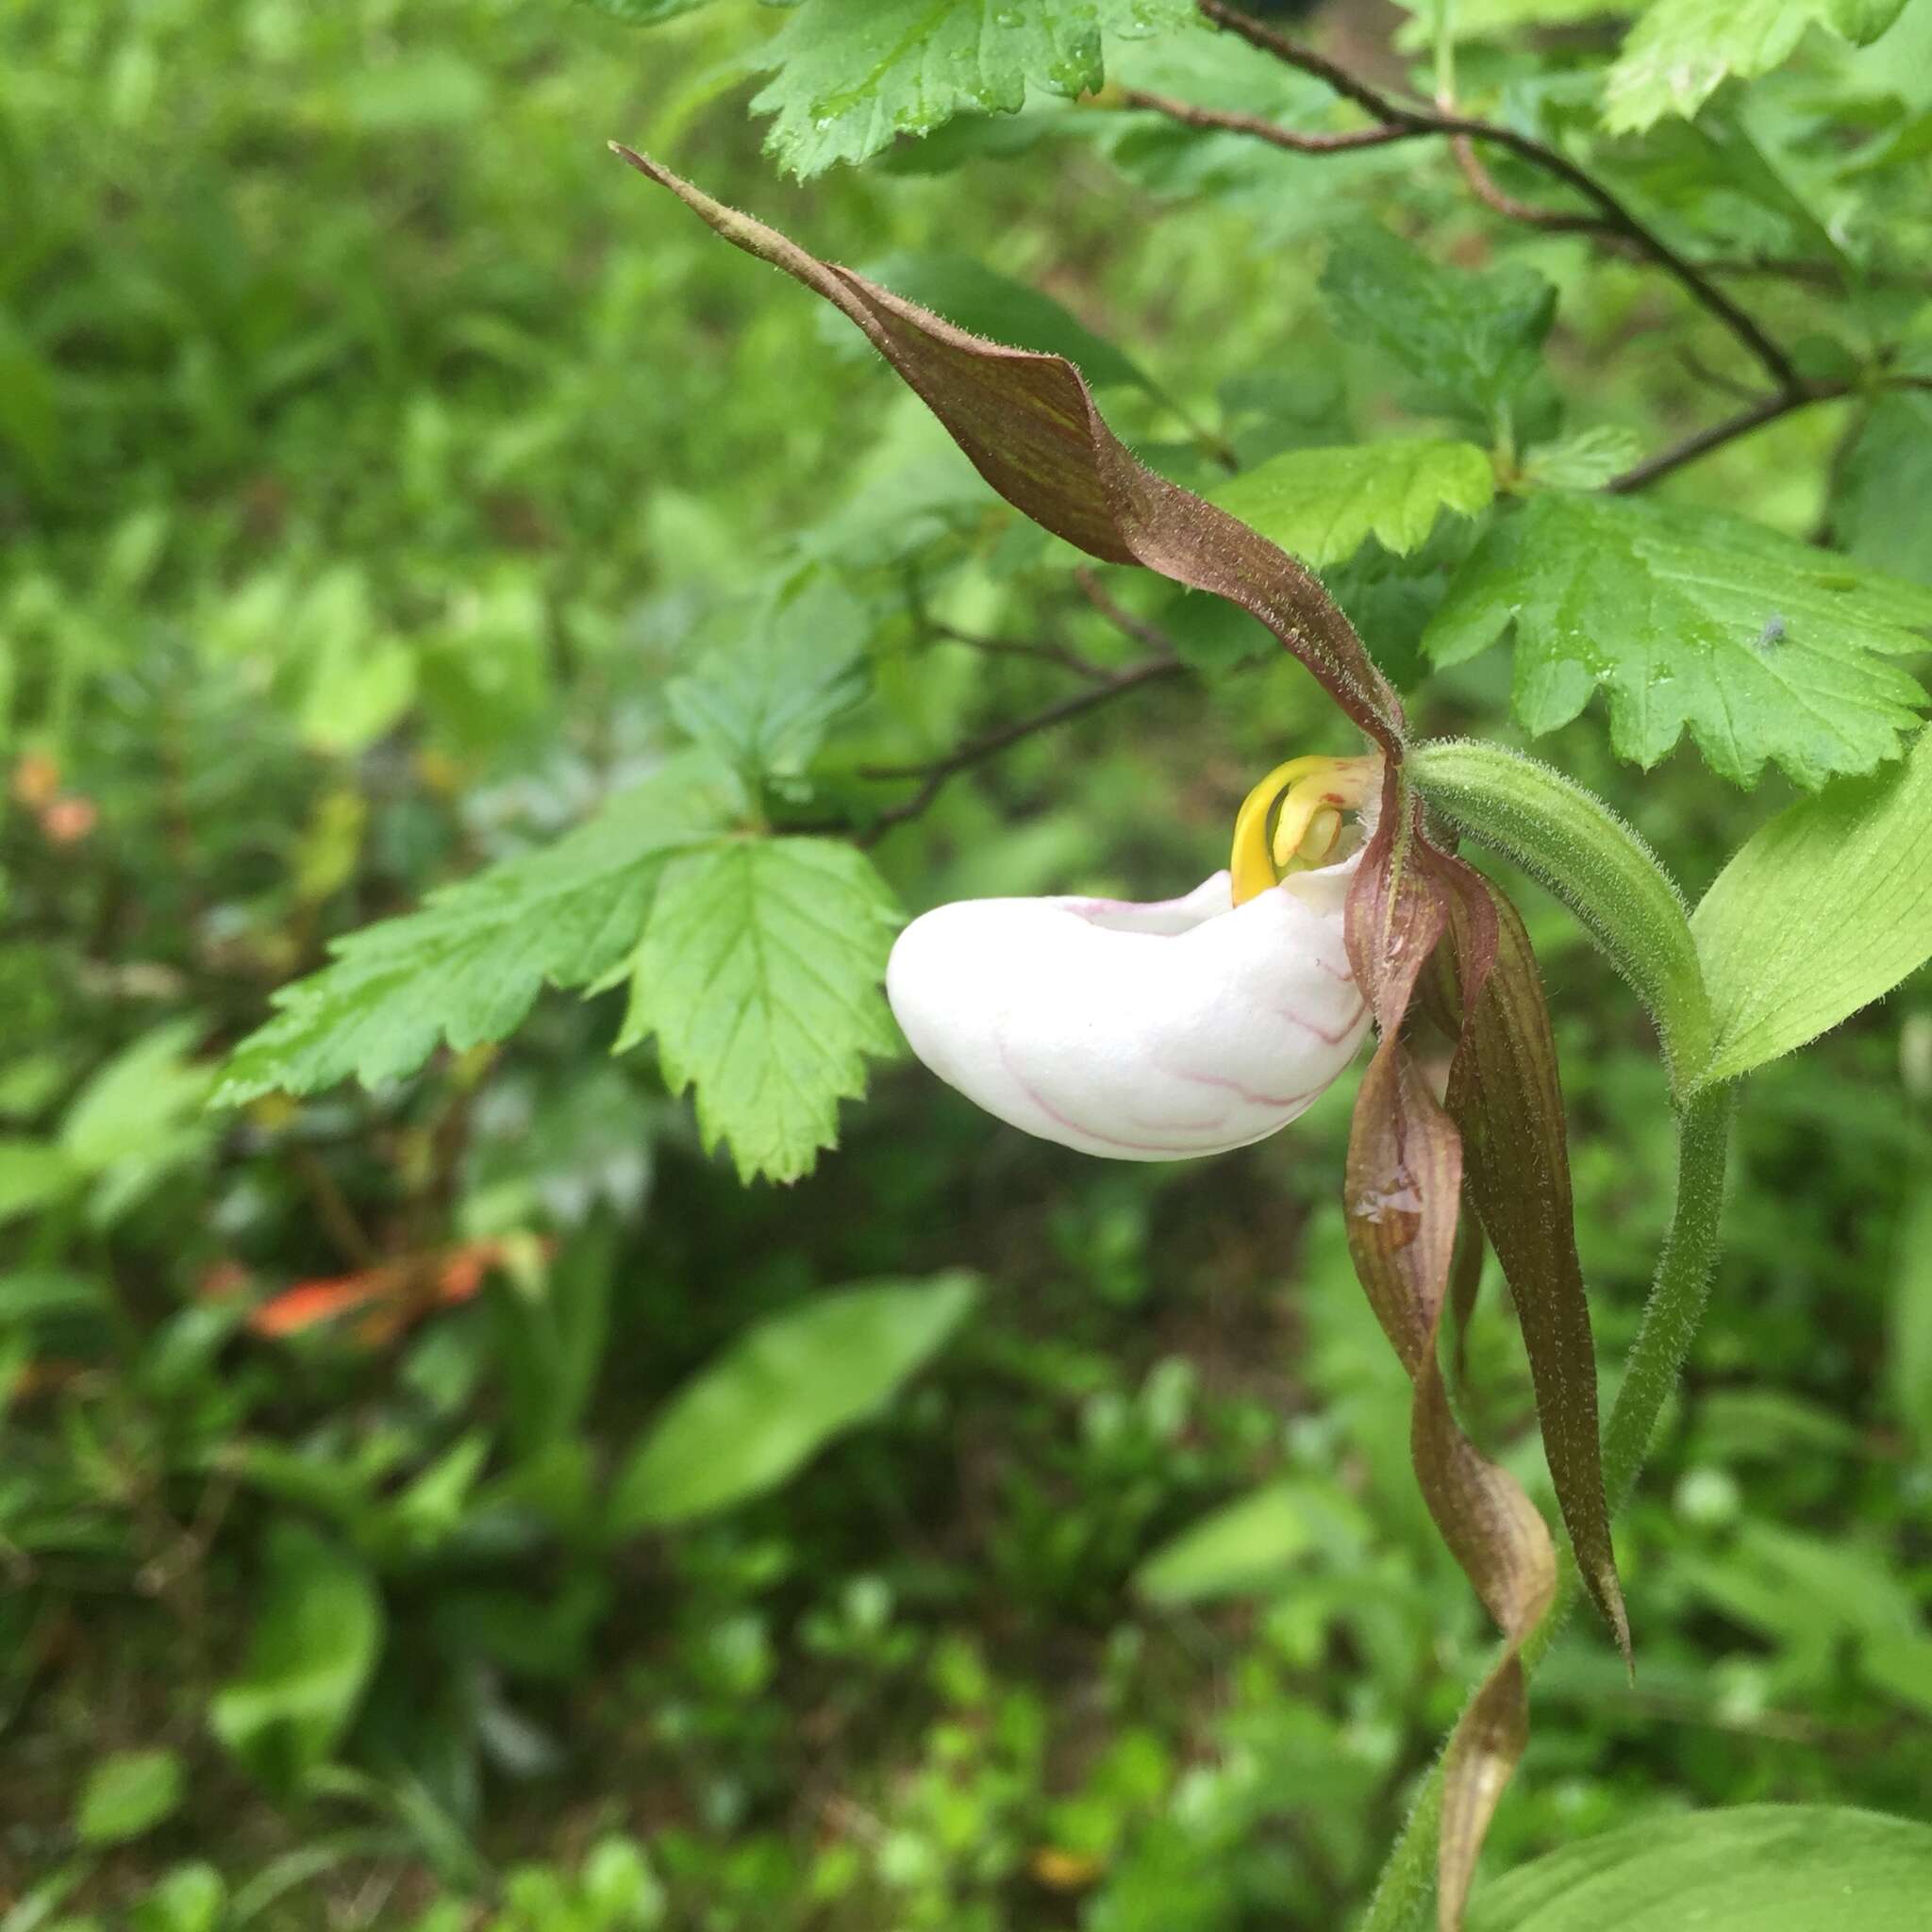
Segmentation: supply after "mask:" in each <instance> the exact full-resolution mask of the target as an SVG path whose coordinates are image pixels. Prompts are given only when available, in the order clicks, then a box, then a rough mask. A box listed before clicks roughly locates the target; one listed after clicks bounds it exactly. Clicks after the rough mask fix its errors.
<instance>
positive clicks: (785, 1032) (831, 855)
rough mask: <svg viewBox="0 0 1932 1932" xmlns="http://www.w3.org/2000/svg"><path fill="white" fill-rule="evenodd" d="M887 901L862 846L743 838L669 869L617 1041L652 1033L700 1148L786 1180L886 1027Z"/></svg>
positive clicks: (746, 1172)
mask: <svg viewBox="0 0 1932 1932" xmlns="http://www.w3.org/2000/svg"><path fill="white" fill-rule="evenodd" d="M898 920H899V915H898V912H897V909H896V908H895V907H894V906H893V904H892V899H891V893H890V892H889V891H887V890H886V886H885V883H884V881H883V880H881V879H880V877H879V875H878V874H877V872H876V871H875V870H874V867H873V864H872V861H871V860H870V859H869V858H866V857H865V855H864V854H863V853H862V852H859V851H857V850H856V849H855V848H853V847H852V846H850V845H841V844H838V843H836V842H834V841H831V840H827V839H741V840H735V841H730V842H728V843H724V844H716V845H713V846H711V847H710V848H708V850H705V851H700V852H692V853H690V854H688V855H687V856H685V857H683V858H677V859H675V860H674V861H673V863H672V864H671V865H670V866H669V867H668V868H667V869H666V871H665V874H664V878H663V882H662V884H661V885H660V887H659V888H658V903H657V905H656V906H655V908H653V909H652V912H651V918H650V923H649V924H648V925H647V926H646V927H645V929H644V936H643V941H642V943H641V945H640V946H639V947H638V950H637V957H636V959H635V961H634V963H633V967H632V973H631V994H630V1010H629V1012H628V1013H627V1014H626V1015H625V1023H624V1031H623V1033H622V1035H621V1036H620V1038H619V1040H618V1042H617V1045H618V1050H619V1051H620V1052H621V1051H623V1050H624V1049H625V1048H626V1047H630V1046H634V1045H636V1044H637V1043H638V1042H639V1041H641V1040H642V1039H643V1038H644V1037H645V1036H646V1035H647V1034H653V1033H655V1034H656V1035H657V1037H658V1054H659V1057H660V1058H661V1059H662V1062H663V1067H664V1079H665V1083H666V1085H668V1086H669V1087H670V1088H671V1089H672V1090H673V1091H682V1090H683V1089H684V1088H686V1087H691V1088H694V1089H695V1090H696V1099H697V1114H698V1125H699V1127H700V1129H701V1130H702V1132H703V1134H704V1137H705V1144H706V1145H707V1146H708V1147H715V1146H716V1145H717V1144H718V1143H719V1141H726V1142H728V1143H729V1145H730V1148H731V1152H732V1156H733V1158H734V1159H735V1160H736V1161H737V1163H738V1171H739V1173H740V1174H741V1175H742V1176H743V1178H744V1179H746V1180H751V1179H753V1178H755V1177H756V1176H758V1175H759V1174H763V1175H765V1176H767V1177H768V1178H770V1179H772V1180H778V1181H790V1180H796V1179H797V1178H798V1176H799V1175H800V1174H806V1173H808V1171H809V1170H810V1168H811V1165H812V1162H813V1161H814V1159H815V1158H817V1155H818V1151H819V1149H820V1148H822V1147H828V1146H830V1145H831V1144H832V1143H833V1141H835V1139H836V1138H837V1132H838V1124H839V1103H840V1102H841V1100H854V1099H857V1098H858V1096H859V1095H860V1094H861V1093H863V1092H864V1091H865V1060H866V1057H867V1056H868V1055H869V1054H890V1053H891V1052H892V1051H894V1049H895V1048H896V1046H897V1044H898V1036H897V1034H896V1032H895V1031H894V1029H893V1026H892V1024H891V1018H890V1016H889V1015H888V1013H887V1010H886V1003H885V998H884V995H883V994H882V993H881V991H880V990H879V979H880V975H881V974H883V972H884V971H885V963H886V954H887V952H888V951H889V950H890V948H891V935H892V933H893V931H894V929H895V928H896V926H897V924H898Z"/></svg>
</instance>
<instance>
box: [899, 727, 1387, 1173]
mask: <svg viewBox="0 0 1932 1932" xmlns="http://www.w3.org/2000/svg"><path fill="white" fill-rule="evenodd" d="M1296 762H1297V763H1298V764H1308V763H1311V762H1313V761H1310V760H1298V761H1296ZM1334 763H1335V761H1333V760H1324V761H1322V764H1323V766H1324V770H1325V769H1326V768H1329V767H1332V766H1333V765H1334ZM1285 769H1287V768H1285ZM1267 782H1268V781H1264V784H1265V783H1267ZM1281 789H1282V788H1281V787H1279V786H1277V787H1276V791H1277V793H1279V791H1281ZM1261 791H1262V788H1261V787H1257V792H1256V795H1257V796H1258V795H1260V793H1261ZM1331 795H1332V794H1331ZM1278 802H1279V799H1278V797H1277V798H1276V799H1275V800H1274V803H1278ZM1350 802H1351V803H1353V802H1354V800H1353V799H1352V798H1351V800H1350ZM1266 815H1267V808H1266V807H1264V808H1263V811H1262V815H1261V816H1262V817H1263V818H1265V817H1266ZM1305 817H1306V815H1304V818H1305ZM1297 823H1298V824H1300V823H1301V822H1300V821H1298V822H1297ZM1319 833H1320V836H1321V837H1322V838H1324V840H1325V842H1326V843H1327V844H1328V845H1329V846H1330V847H1333V846H1334V845H1335V844H1337V843H1338V842H1340V841H1339V837H1338V834H1339V822H1338V821H1337V820H1336V819H1335V815H1334V814H1333V812H1332V811H1331V812H1330V813H1329V814H1328V817H1327V821H1326V822H1325V823H1324V824H1322V825H1321V826H1320V827H1319ZM1250 843H1251V844H1252V840H1251V841H1250ZM1236 850H1237V873H1239V872H1240V871H1241V837H1240V835H1239V834H1238V837H1237V847H1236ZM1359 861H1360V849H1359V846H1358V845H1357V848H1356V849H1355V850H1354V851H1352V852H1351V853H1350V854H1349V856H1348V857H1346V858H1341V859H1339V860H1337V861H1336V862H1333V863H1329V864H1324V865H1318V866H1314V867H1311V868H1309V869H1306V870H1300V871H1293V872H1291V873H1289V874H1288V875H1287V876H1285V877H1283V878H1281V879H1280V881H1279V883H1276V884H1270V885H1267V886H1265V887H1264V888H1262V889H1261V890H1253V881H1252V879H1251V880H1250V882H1249V884H1250V892H1251V894H1252V895H1251V896H1250V895H1246V894H1244V895H1243V896H1242V903H1241V904H1239V905H1237V904H1236V903H1235V901H1236V895H1237V887H1236V885H1235V883H1234V879H1233V878H1232V877H1231V875H1230V874H1229V873H1226V872H1219V873H1216V874H1214V876H1213V877H1212V878H1209V879H1207V880H1205V881H1204V882H1203V883H1202V884H1201V885H1200V886H1199V887H1197V888H1196V889H1195V890H1194V891H1191V892H1190V893H1189V894H1188V895H1187V896H1186V897H1185V898H1182V899H1171V900H1165V901H1162V902H1159V903H1157V904H1152V905H1134V904H1128V903H1125V902H1123V901H1119V900H1111V899H1079V898H1051V899H968V900H962V901H960V902H958V903H957V904H955V905H950V906H941V907H939V908H936V909H935V910H933V911H931V912H928V913H926V914H924V917H922V918H919V919H916V920H914V921H913V922H912V924H910V925H908V927H907V928H906V930H905V931H904V932H903V933H901V934H900V936H899V940H898V943H897V944H896V945H895V946H894V947H893V948H892V955H891V962H890V964H889V965H888V967H887V969H886V994H887V997H888V998H889V999H890V1001H891V1007H892V1011H893V1013H894V1014H895V1015H896V1016H897V1019H898V1022H899V1024H900V1026H901V1027H902V1028H903V1030H904V1032H905V1034H906V1038H907V1040H908V1042H909V1043H910V1045H911V1047H912V1050H913V1052H914V1053H916V1054H917V1055H918V1056H919V1058H921V1059H922V1060H924V1062H925V1064H926V1065H927V1066H928V1067H930V1068H931V1069H932V1071H933V1072H934V1073H935V1074H938V1075H939V1076H940V1077H941V1079H942V1080H944V1081H946V1082H947V1083H948V1084H949V1085H951V1086H954V1087H957V1088H958V1090H959V1091H960V1092H962V1093H964V1094H965V1095H967V1097H968V1098H969V1099H972V1100H974V1101H976V1102H977V1103H978V1104H979V1105H980V1106H981V1107H983V1108H986V1110H987V1111H988V1112H989V1113H992V1114H996V1115H997V1116H998V1117H999V1118H1000V1119H1001V1120H1003V1121H1007V1122H1008V1123H1010V1124H1012V1125H1014V1126H1016V1127H1020V1128H1022V1129H1024V1131H1025V1132H1027V1133H1029V1134H1037V1135H1039V1136H1040V1137H1041V1139H1042V1140H1047V1141H1059V1142H1061V1143H1062V1144H1063V1145H1065V1146H1068V1147H1074V1148H1078V1149H1079V1150H1080V1151H1081V1152H1082V1153H1087V1154H1098V1155H1106V1156H1110V1157H1112V1158H1116V1159H1122V1160H1175V1159H1185V1158H1191V1157H1193V1156H1197V1155H1204V1154H1219V1153H1223V1152H1224V1151H1225V1150H1227V1149H1228V1148H1231V1147H1242V1146H1245V1145H1247V1144H1248V1143H1249V1142H1250V1141H1259V1140H1262V1139H1264V1138H1265V1137H1266V1136H1268V1135H1269V1134H1272V1133H1274V1131H1275V1130H1276V1129H1277V1128H1279V1127H1282V1126H1285V1125H1286V1124H1288V1123H1289V1122H1290V1121H1291V1120H1293V1119H1294V1118H1295V1117H1296V1115H1298V1114H1300V1113H1302V1112H1303V1111H1304V1110H1305V1109H1306V1108H1308V1107H1310V1106H1311V1105H1312V1104H1313V1103H1314V1102H1315V1101H1316V1100H1317V1099H1318V1098H1319V1097H1320V1096H1321V1094H1322V1093H1323V1092H1324V1090H1325V1089H1326V1088H1328V1087H1329V1086H1330V1085H1332V1084H1333V1082H1334V1080H1335V1079H1336V1077H1337V1075H1338V1074H1341V1071H1342V1069H1343V1068H1344V1067H1346V1066H1347V1065H1348V1063H1349V1061H1350V1060H1351V1059H1352V1058H1354V1057H1355V1053H1356V1049H1357V1047H1358V1046H1359V1045H1360V1044H1361V1041H1362V1037H1363V1035H1364V1034H1365V1033H1366V1032H1367V1030H1368V1026H1369V1014H1368V1008H1367V1003H1366V1002H1365V1001H1364V1000H1363V998H1362V996H1361V993H1360V991H1358V990H1357V986H1356V983H1355V979H1354V975H1353V974H1352V973H1351V972H1350V970H1349V962H1348V953H1347V949H1346V947H1345V945H1344V944H1343V941H1342V912H1343V907H1344V904H1345V902H1346V899H1347V896H1348V888H1349V883H1350V881H1351V879H1352V878H1353V877H1354V875H1355V872H1356V868H1357V864H1358V863H1359Z"/></svg>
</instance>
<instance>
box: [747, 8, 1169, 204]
mask: <svg viewBox="0 0 1932 1932" xmlns="http://www.w3.org/2000/svg"><path fill="white" fill-rule="evenodd" d="M1192 18H1193V8H1192V7H1191V5H1188V4H1184V0H1024V4H1022V0H804V4H803V5H801V6H800V7H799V8H797V9H796V11H795V12H793V14H792V15H791V18H790V19H789V20H788V21H787V22H786V23H785V25H783V26H782V27H780V28H779V30H778V32H777V33H776V34H775V35H774V36H773V38H772V40H771V42H770V43H769V44H768V45H767V47H766V48H765V51H764V55H763V57H762V62H763V64H764V65H766V66H768V67H774V68H776V69H777V70H778V72H777V74H776V76H775V77H774V79H773V80H772V81H771V82H770V83H769V84H768V85H767V86H766V87H765V89H764V90H763V91H762V92H760V93H759V94H758V97H757V98H756V99H755V100H754V101H753V102H752V110H753V112H755V113H759V114H770V115H772V116H774V120H773V123H772V128H771V132H770V134H769V135H768V137H767V139H766V146H767V147H768V148H769V149H770V151H771V152H772V153H773V154H774V155H775V156H776V157H777V158H778V159H779V160H780V162H782V163H783V165H784V166H786V167H787V168H789V169H791V172H792V173H793V174H794V175H801V176H803V175H816V174H819V173H821V172H822V171H823V170H824V169H826V168H828V167H830V166H831V165H832V164H833V163H834V162H835V161H862V160H864V159H865V158H866V157H867V156H868V155H874V154H876V153H877V152H878V151H879V150H880V149H881V148H882V147H885V146H886V145H888V143H890V142H891V140H892V139H893V137H894V136H896V135H900V134H913V135H919V134H927V133H930V132H931V130H932V129H933V128H935V127H938V126H939V125H941V123H943V122H945V121H948V120H950V119H951V118H952V117H953V116H954V115H955V114H958V113H962V112H965V111H967V110H968V109H977V110H979V111H981V112H986V113H1005V114H1011V113H1016V112H1018V111H1019V109H1020V108H1022V107H1023V106H1024V105H1025V100H1026V91H1027V89H1028V88H1029V87H1035V88H1041V89H1044V90H1045V91H1046V92H1049V93H1057V94H1067V95H1072V94H1078V93H1083V92H1087V91H1088V90H1089V89H1091V88H1097V87H1098V86H1099V85H1100V84H1101V80H1102V77H1103V75H1102V60H1101V54H1102V36H1103V33H1118V34H1123V35H1136V34H1145V33H1153V32H1160V31H1164V30H1167V29H1170V28H1173V27H1177V26H1180V25H1184V24H1186V23H1188V22H1190V21H1191V19H1192Z"/></svg>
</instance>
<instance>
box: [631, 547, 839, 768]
mask: <svg viewBox="0 0 1932 1932" xmlns="http://www.w3.org/2000/svg"><path fill="white" fill-rule="evenodd" d="M864 643H865V612H864V609H863V608H862V607H861V606H860V605H859V604H858V602H857V600H856V599H854V598H853V597H852V596H851V595H850V594H849V593H848V592H847V591H844V590H843V589H842V588H841V586H840V585H839V584H837V583H836V582H834V581H833V580H832V579H830V578H829V577H824V576H820V577H817V578H815V579H814V580H813V581H812V582H811V583H810V584H809V585H808V586H807V588H806V589H805V590H804V591H802V592H801V593H800V594H799V595H798V596H796V597H793V598H791V600H790V601H789V602H787V603H786V604H785V605H783V606H782V607H781V608H778V609H776V610H774V611H773V612H772V613H771V614H770V616H769V618H768V619H767V620H766V621H765V622H764V623H762V624H758V625H752V626H751V627H749V628H748V630H747V631H746V634H745V635H744V636H743V637H741V639H740V640H739V641H737V642H735V643H733V644H730V645H727V646H726V647H725V648H724V649H723V650H718V651H712V652H710V653H708V654H707V656H706V657H705V658H702V659H700V661H699V663H698V665H697V668H696V670H695V672H694V673H693V674H692V675H690V676H687V677H678V678H674V679H673V680H672V681H671V683H670V685H669V686H668V687H667V688H666V690H665V693H664V700H665V703H666V705H667V706H668V707H669V708H670V711H671V715H672V716H673V717H674V718H675V719H676V721H677V722H678V724H681V725H682V726H683V727H684V729H685V730H686V731H688V732H689V733H690V734H691V738H692V739H693V740H694V741H696V742H697V743H698V744H699V745H701V746H702V747H703V748H704V749H705V750H707V751H708V752H710V753H711V754H712V755H713V756H714V757H715V758H719V759H720V760H721V761H722V762H724V764H726V765H728V766H730V767H731V768H732V769H733V770H734V771H736V772H738V773H739V774H741V776H743V777H744V778H745V779H746V780H747V781H748V782H750V783H753V784H756V783H758V781H760V780H763V779H767V778H781V779H782V778H791V777H795V776H797V775H798V774H800V773H802V772H803V771H804V770H805V769H806V767H807V766H808V764H810V762H811V760H812V758H813V757H814V756H815V755H816V754H817V752H818V749H819V746H820V745H821V744H823V743H824V738H825V733H826V731H827V730H828V729H829V728H830V727H831V725H832V724H834V723H835V722H836V721H837V720H838V719H840V718H841V717H842V716H843V715H844V714H845V713H846V712H847V711H849V710H851V709H852V708H854V707H855V706H857V705H858V704H859V703H861V702H862V701H863V700H864V698H865V695H866V691H867V689H868V680H867V675H866V668H865V664H864V661H863V648H864Z"/></svg>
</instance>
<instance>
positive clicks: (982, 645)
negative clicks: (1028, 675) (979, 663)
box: [925, 617, 1113, 684]
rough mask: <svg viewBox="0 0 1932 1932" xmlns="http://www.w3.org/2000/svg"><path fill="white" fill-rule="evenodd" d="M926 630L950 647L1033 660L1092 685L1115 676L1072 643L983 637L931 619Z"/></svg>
mask: <svg viewBox="0 0 1932 1932" xmlns="http://www.w3.org/2000/svg"><path fill="white" fill-rule="evenodd" d="M925 628H926V631H927V632H928V634H929V635H931V636H933V637H936V638H942V639H944V640H945V641H946V642H947V643H949V644H964V645H966V646H967V647H968V648H969V649H971V650H974V651H980V652H983V653H984V654H985V655H986V656H987V657H989V658H1032V659H1033V660H1034V662H1035V663H1038V664H1057V665H1058V666H1059V668H1060V669H1061V670H1062V671H1071V672H1073V673H1074V675H1075V676H1076V677H1084V678H1086V679H1087V680H1088V682H1089V683H1091V684H1099V683H1103V682H1105V681H1106V679H1108V677H1110V676H1111V675H1113V674H1112V673H1111V672H1110V671H1108V668H1107V666H1106V665H1105V664H1096V663H1095V662H1094V661H1093V659H1092V658H1089V657H1087V656H1086V655H1085V654H1084V653H1083V652H1080V651H1076V650H1074V647H1073V646H1072V645H1071V644H1056V643H1051V642H1049V641H1046V640H1045V639H1041V640H1039V641H1035V640H1033V639H1030V638H983V637H980V636H979V635H978V634H977V633H976V632H974V631H970V630H956V629H955V628H954V627H953V626H952V625H950V624H941V623H940V621H939V620H938V619H937V618H932V617H928V618H926V619H925Z"/></svg>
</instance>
